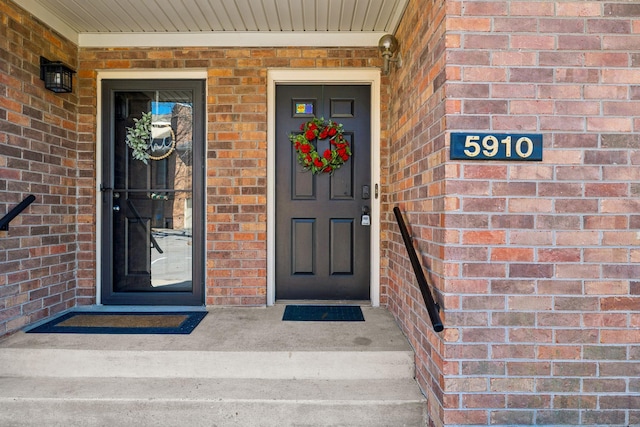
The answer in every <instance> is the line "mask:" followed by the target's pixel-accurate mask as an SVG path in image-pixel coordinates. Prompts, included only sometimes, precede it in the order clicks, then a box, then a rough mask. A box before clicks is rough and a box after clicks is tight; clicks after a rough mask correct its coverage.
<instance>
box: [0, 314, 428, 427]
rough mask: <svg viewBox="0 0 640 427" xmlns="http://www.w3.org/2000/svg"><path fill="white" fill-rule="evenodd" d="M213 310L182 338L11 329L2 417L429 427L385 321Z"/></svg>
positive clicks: (0, 377) (3, 344)
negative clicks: (285, 317) (319, 319)
mask: <svg viewBox="0 0 640 427" xmlns="http://www.w3.org/2000/svg"><path fill="white" fill-rule="evenodd" d="M282 311H283V307H272V308H267V309H222V310H211V311H210V312H209V314H208V315H207V317H205V319H204V320H203V322H202V323H201V324H200V325H199V326H198V327H197V328H196V330H195V331H194V332H192V333H191V334H190V335H184V336H160V335H87V334H84V335H83V334H27V333H19V334H16V335H14V336H11V337H8V338H7V339H5V340H3V341H0V426H5V425H6V426H38V427H40V426H43V425H46V426H117V427H120V426H125V427H126V426H136V427H140V426H161V427H164V426H183V425H189V426H223V427H224V426H232V427H233V426H243V427H253V426H259V427H260V426H265V427H271V426H274V427H275V426H279V427H283V426H309V427H311V426H318V427H324V426H356V427H357V426H374V427H375V426H389V427H398V426H412V427H416V426H426V425H427V422H426V420H427V419H428V418H427V416H426V413H425V412H426V401H425V398H424V396H423V395H422V393H421V392H420V390H419V388H418V385H417V383H416V381H415V379H414V375H415V366H414V355H413V351H412V349H411V347H410V346H409V344H408V342H407V340H406V338H405V337H404V335H403V334H402V332H401V331H400V330H399V329H398V327H397V325H396V324H395V322H394V321H393V318H392V317H391V316H390V315H389V314H388V313H387V312H386V311H384V310H383V309H378V308H371V307H365V308H363V311H364V313H365V318H366V321H365V322H283V321H282V320H281V318H282Z"/></svg>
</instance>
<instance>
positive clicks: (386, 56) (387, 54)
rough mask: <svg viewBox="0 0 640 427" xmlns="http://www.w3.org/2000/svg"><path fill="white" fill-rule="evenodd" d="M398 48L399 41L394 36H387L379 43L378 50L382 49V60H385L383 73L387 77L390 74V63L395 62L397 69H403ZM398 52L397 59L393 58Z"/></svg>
mask: <svg viewBox="0 0 640 427" xmlns="http://www.w3.org/2000/svg"><path fill="white" fill-rule="evenodd" d="M398 47H399V45H398V39H396V38H395V37H394V36H393V35H392V34H385V35H384V36H382V37H381V38H380V41H379V42H378V49H380V53H381V54H382V59H383V60H384V63H383V64H382V73H383V74H384V75H385V76H386V75H388V74H389V71H390V70H389V68H390V65H389V63H390V62H395V63H396V68H401V67H402V56H401V55H400V52H399V51H398ZM396 52H398V53H397V55H396V57H395V58H393V54H394V53H396Z"/></svg>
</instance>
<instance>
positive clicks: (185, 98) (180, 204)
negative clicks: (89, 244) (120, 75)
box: [101, 80, 204, 305]
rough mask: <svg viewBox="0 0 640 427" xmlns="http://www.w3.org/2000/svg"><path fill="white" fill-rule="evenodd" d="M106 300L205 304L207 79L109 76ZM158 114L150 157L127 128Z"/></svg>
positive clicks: (105, 118)
mask: <svg viewBox="0 0 640 427" xmlns="http://www.w3.org/2000/svg"><path fill="white" fill-rule="evenodd" d="M102 89H103V92H102V93H103V100H104V101H103V106H102V108H103V123H104V128H103V177H102V182H103V183H102V186H101V188H102V212H103V223H102V237H103V246H102V252H103V259H102V276H101V278H102V302H103V303H104V304H140V305H145V304H160V305H162V304H164V305H202V304H203V303H204V269H203V265H204V264H203V253H204V252H203V248H204V241H203V236H204V233H203V226H204V206H203V200H204V198H203V195H202V194H203V186H204V184H203V182H204V181H203V171H202V166H203V162H204V120H203V117H204V115H203V112H204V96H203V94H204V83H203V82H202V81H194V80H190V81H175V80H165V81H158V80H156V81H141V80H132V81H123V80H104V81H103V88H102ZM147 112H151V113H152V120H151V141H150V142H151V148H150V151H149V154H150V156H151V157H150V158H149V159H148V160H147V161H146V163H145V162H144V161H142V160H139V159H136V158H134V157H133V156H132V155H131V149H130V148H129V147H128V146H127V144H126V142H125V141H126V137H127V132H128V129H131V128H133V127H134V126H135V123H136V120H139V119H141V118H142V114H143V113H147Z"/></svg>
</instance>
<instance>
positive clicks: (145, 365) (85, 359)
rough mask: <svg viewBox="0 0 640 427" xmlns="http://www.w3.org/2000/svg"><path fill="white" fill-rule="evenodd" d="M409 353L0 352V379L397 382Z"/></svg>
mask: <svg viewBox="0 0 640 427" xmlns="http://www.w3.org/2000/svg"><path fill="white" fill-rule="evenodd" d="M414 371H415V366H414V359H413V353H412V352H410V351H248V352H240V351H222V352H220V351H188V350H186V351H157V350H156V351H153V350H150V351H145V350H73V349H33V348H0V377H11V376H16V375H19V376H23V377H68V378H74V377H126V378H145V377H148V378H256V379H398V378H400V379H401V378H413V376H414Z"/></svg>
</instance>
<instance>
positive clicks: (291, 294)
mask: <svg viewBox="0 0 640 427" xmlns="http://www.w3.org/2000/svg"><path fill="white" fill-rule="evenodd" d="M370 91H371V88H370V86H367V85H350V86H347V85H332V86H326V85H314V86H300V85H281V86H277V89H276V298H277V299H281V300H282V299H289V300H290V299H317V300H343V299H345V300H368V299H369V298H370V293H369V288H370V286H369V275H370V271H369V270H370V225H369V223H368V222H367V220H368V218H369V215H370V214H371V208H370V207H371V200H370V197H371V190H370V188H371V144H370V142H371V117H370V114H371V100H370V99H371V93H370ZM313 117H317V118H324V119H325V120H332V121H334V122H337V123H340V124H342V125H343V126H344V137H345V139H346V140H347V141H348V142H349V144H350V146H351V151H352V153H353V154H352V156H351V158H350V159H349V160H347V162H346V163H345V164H344V165H343V166H342V167H341V168H340V169H338V170H336V171H334V172H333V174H316V175H314V174H312V173H311V172H309V171H305V170H304V169H303V167H302V166H301V165H300V164H298V162H297V156H296V152H295V150H294V149H293V146H292V143H291V141H290V140H289V135H290V134H292V133H294V134H295V133H299V132H300V125H302V124H304V123H306V122H307V121H309V120H311V119H312V118H313ZM315 143H316V145H317V151H318V153H323V152H324V150H326V148H328V147H329V143H328V142H327V140H322V141H316V142H315Z"/></svg>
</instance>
